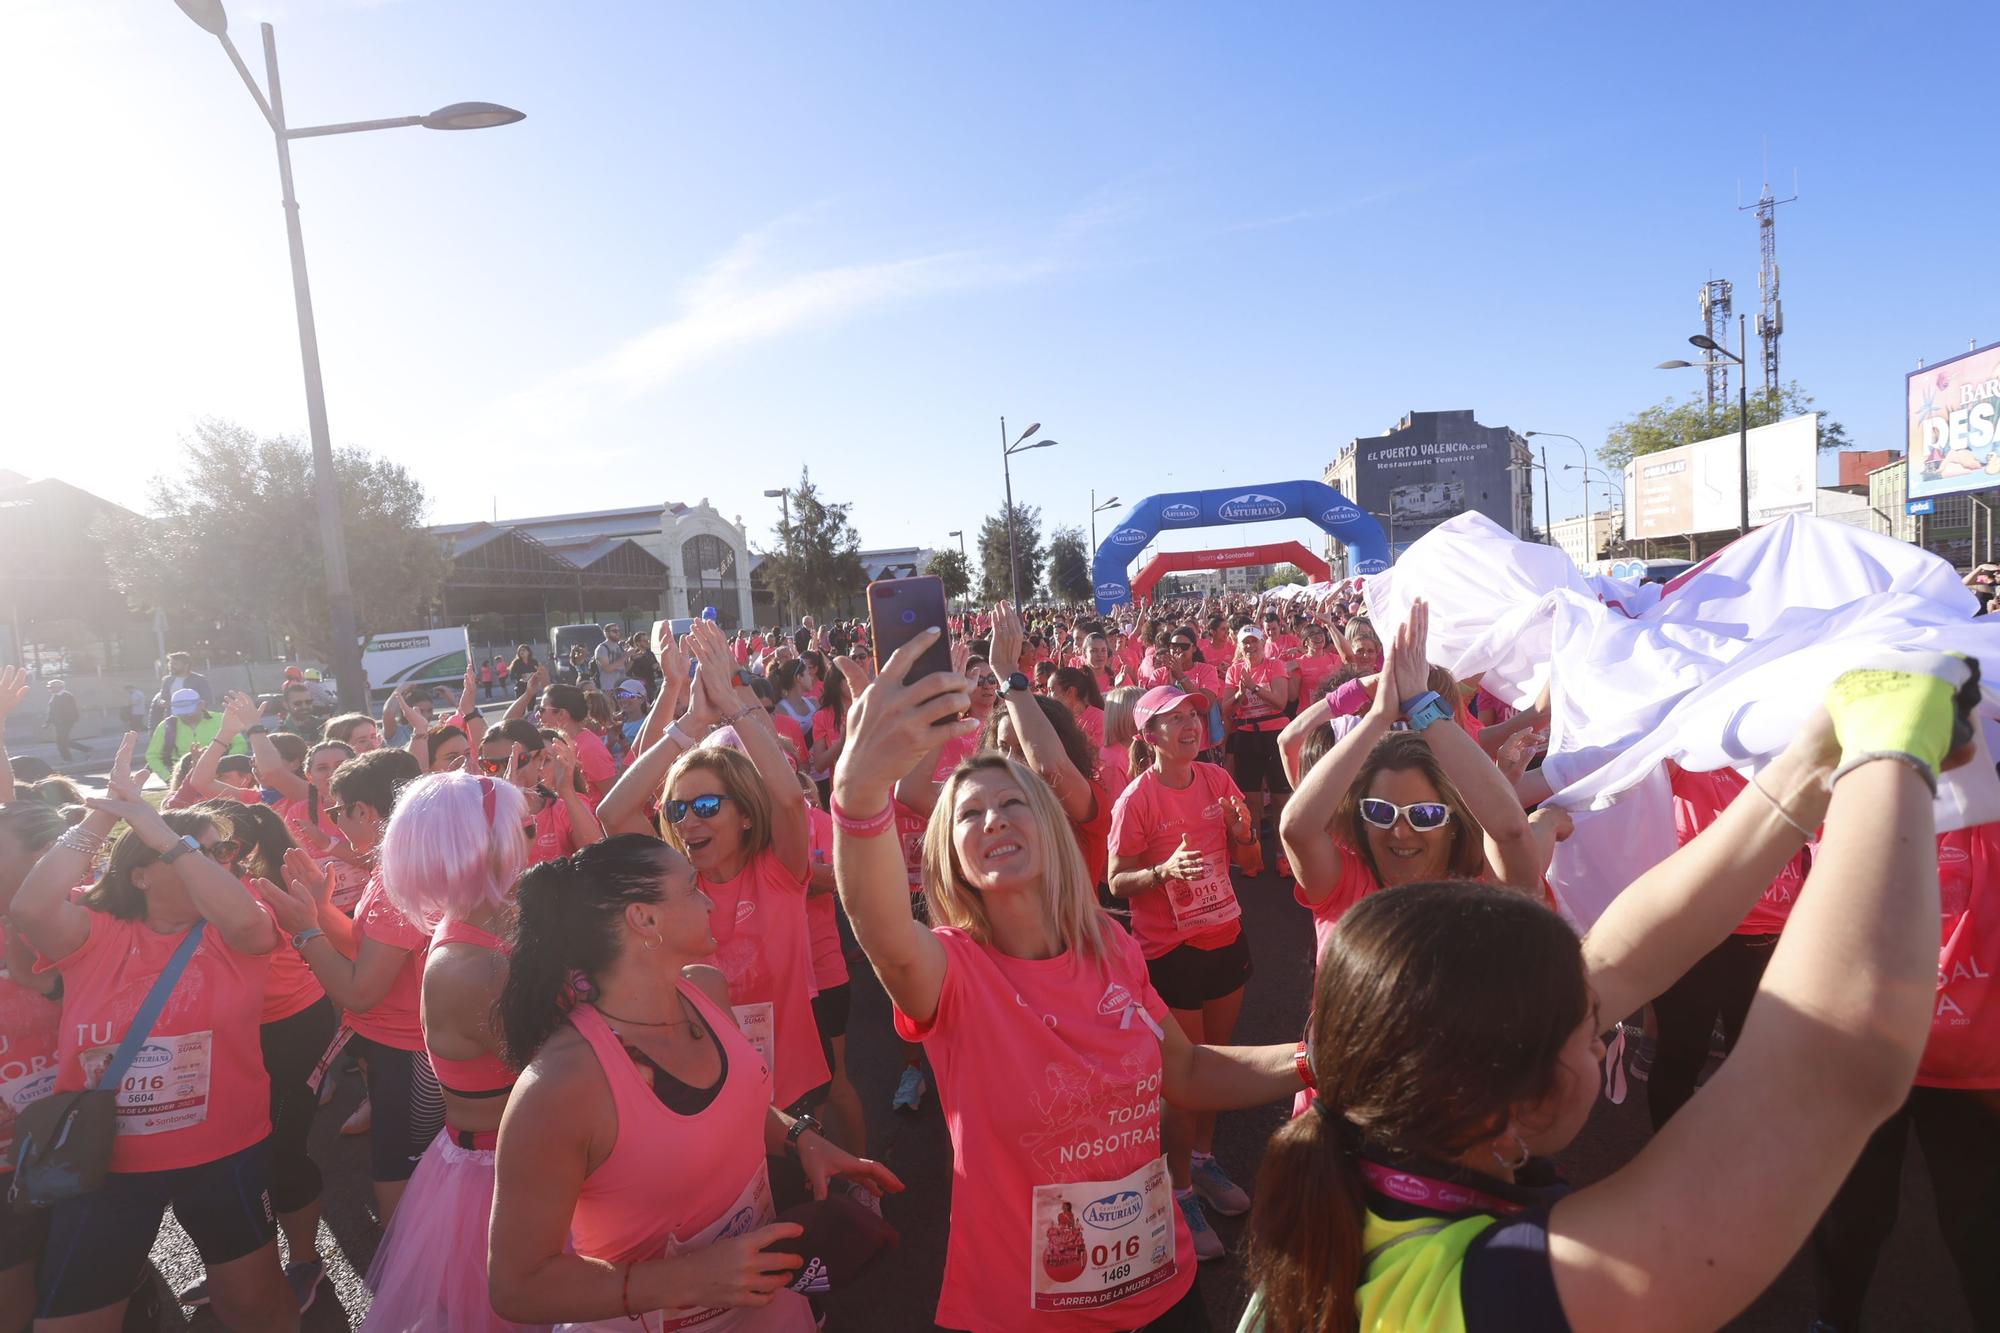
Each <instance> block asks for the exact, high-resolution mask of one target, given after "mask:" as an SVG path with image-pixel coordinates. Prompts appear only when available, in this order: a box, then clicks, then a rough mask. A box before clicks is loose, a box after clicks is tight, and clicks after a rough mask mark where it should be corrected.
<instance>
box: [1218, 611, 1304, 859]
mask: <svg viewBox="0 0 2000 1333" xmlns="http://www.w3.org/2000/svg"><path fill="white" fill-rule="evenodd" d="M1266 623H1268V624H1273V625H1275V624H1276V623H1277V622H1276V619H1275V617H1274V618H1272V619H1270V620H1268V621H1267V622H1266ZM1291 702H1292V676H1291V672H1290V671H1288V670H1286V668H1285V664H1284V663H1283V662H1281V661H1279V660H1278V656H1277V653H1276V650H1275V649H1274V648H1273V647H1272V645H1271V642H1270V640H1269V639H1268V638H1267V637H1266V635H1265V633H1264V632H1263V631H1262V630H1259V629H1258V628H1257V627H1256V626H1255V625H1245V626H1244V627H1243V628H1242V629H1240V630H1238V631H1237V632H1236V657H1235V659H1234V660H1233V661H1231V662H1230V664H1229V675H1228V678H1227V683H1226V684H1225V685H1224V686H1223V694H1222V706H1223V711H1224V712H1226V713H1228V714H1230V715H1231V718H1232V721H1233V723H1234V729H1233V730H1232V731H1231V732H1230V733H1229V753H1230V756H1231V757H1232V758H1234V759H1235V761H1236V767H1235V774H1234V776H1235V778H1236V785H1237V786H1238V787H1239V788H1241V789H1242V790H1243V791H1244V792H1246V793H1248V794H1250V795H1254V796H1255V797H1256V798H1257V807H1256V809H1254V810H1253V811H1252V812H1251V813H1252V814H1253V815H1254V816H1255V817H1256V818H1257V819H1258V821H1259V822H1260V823H1261V822H1262V821H1263V820H1264V819H1265V818H1266V817H1267V816H1268V817H1269V818H1271V819H1273V820H1275V819H1276V818H1277V817H1278V816H1279V815H1281V814H1283V813H1284V810H1285V798H1286V797H1287V796H1289V795H1290V794H1291V790H1292V784H1291V783H1290V782H1289V781H1288V780H1287V779H1286V777H1285V766H1284V764H1283V762H1281V761H1280V759H1279V758H1278V733H1279V732H1281V731H1283V730H1284V729H1285V724H1286V722H1287V721H1289V719H1288V718H1287V717H1286V716H1285V710H1286V709H1287V708H1289V707H1290V706H1291ZM1278 865H1279V872H1280V874H1281V875H1282V876H1284V877H1285V878H1290V871H1289V868H1288V867H1287V866H1286V865H1285V860H1284V857H1283V856H1280V857H1279V858H1278Z"/></svg>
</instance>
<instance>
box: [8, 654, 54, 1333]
mask: <svg viewBox="0 0 2000 1333" xmlns="http://www.w3.org/2000/svg"><path fill="white" fill-rule="evenodd" d="M9 674H10V671H9V670H0V713H4V710H5V708H6V706H7V699H6V698H5V696H4V691H5V689H6V688H7V681H6V677H7V676H8V675H9ZM4 720H5V719H4V717H0V721H4ZM5 771H6V764H5V761H4V760H0V775H4V773H5ZM0 785H4V784H0ZM65 827H66V826H65V825H64V824H63V821H62V816H61V815H58V814H57V813H56V812H55V811H54V810H53V809H52V808H50V807H49V806H46V805H44V804H42V803H41V802H40V801H37V800H33V799H31V798H29V797H28V796H27V795H26V794H25V793H22V794H21V798H20V799H18V800H12V801H8V802H6V803H4V804H0V923H4V921H5V919H6V913H7V910H8V908H9V907H10V906H12V904H13V901H14V893H15V891H16V890H18V889H19V888H20V887H21V881H22V880H23V879H24V878H26V876H27V874H28V868H29V867H30V866H32V865H34V864H35V862H36V861H38V860H40V859H41V856H42V853H43V852H45V851H47V850H48V849H49V848H50V847H51V846H53V845H54V844H55V840H56V838H57V837H59V836H60V835H61V834H62V833H63V832H64V831H65ZM55 989H56V979H55V977H53V976H50V975H48V974H45V973H44V974H38V973H36V971H35V966H34V952H33V950H32V949H30V948H29V947H28V943H27V941H26V940H23V939H20V938H18V937H17V936H15V935H12V934H10V933H9V932H8V930H7V929H6V927H5V925H4V924H0V1037H4V1038H5V1049H4V1050H0V1191H4V1189H5V1187H6V1186H7V1185H9V1184H11V1183H13V1182H12V1181H11V1179H10V1178H9V1174H8V1173H10V1172H11V1171H13V1169H14V1117H15V1116H16V1115H17V1114H19V1113H20V1112H21V1111H25V1110H26V1109H27V1108H28V1107H30V1106H32V1105H33V1104H34V1103H36V1102H38V1101H40V1100H41V1099H42V1098H44V1097H46V1096H48V1095H49V1093H50V1092H52V1091H54V1089H55V1083H56V1052H57V1048H58V1046H59V1044H60V1041H61V1038H60V1036H59V1034H58V1031H57V1029H58V1025H59V1023H60V1020H61V1016H62V1002H61V1001H60V1000H58V999H56V998H54V992H55ZM48 1236H49V1215H48V1214H47V1213H45V1212H36V1213H17V1212H15V1211H14V1210H13V1209H12V1208H7V1209H0V1328H16V1329H21V1328H26V1327H28V1325H29V1323H30V1322H31V1321H32V1320H33V1319H34V1317H35V1265H36V1262H37V1261H38V1260H39V1259H40V1258H41V1256H42V1250H43V1247H44V1246H45V1245H46V1243H47V1241H48Z"/></svg>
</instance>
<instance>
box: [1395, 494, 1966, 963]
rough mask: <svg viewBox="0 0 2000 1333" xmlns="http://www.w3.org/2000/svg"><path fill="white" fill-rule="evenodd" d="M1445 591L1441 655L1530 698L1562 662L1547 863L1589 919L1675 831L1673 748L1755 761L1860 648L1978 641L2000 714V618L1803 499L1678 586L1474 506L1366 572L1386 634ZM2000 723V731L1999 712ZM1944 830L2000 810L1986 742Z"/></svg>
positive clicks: (1512, 697) (1747, 767)
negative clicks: (1640, 575) (1585, 557)
mask: <svg viewBox="0 0 2000 1333" xmlns="http://www.w3.org/2000/svg"><path fill="white" fill-rule="evenodd" d="M1419 596H1420V597H1422V598H1423V599H1424V600H1425V601H1426V602H1428V603H1429V604H1430V606H1431V629H1430V657H1431V660H1432V661H1433V662H1434V663H1437V664H1439V665H1442V666H1445V667H1448V668H1450V669H1451V671H1452V674H1453V675H1455V676H1457V677H1459V678H1460V679H1463V678H1465V677H1467V676H1471V675H1474V674H1478V673H1484V684H1485V688H1486V689H1487V691H1488V692H1489V693H1491V694H1493V695H1494V696H1495V697H1496V698H1499V699H1501V700H1503V701H1505V702H1507V703H1510V704H1513V705H1514V706H1516V707H1525V706H1527V705H1528V704H1530V703H1532V702H1533V701H1534V699H1535V698H1536V696H1537V695H1538V694H1539V693H1540V691H1541V689H1542V686H1543V684H1544V682H1545V681H1547V680H1548V679H1549V671H1550V667H1551V664H1553V680H1552V681H1551V682H1550V685H1551V688H1550V704H1551V727H1550V737H1549V748H1550V753H1549V756H1548V758H1547V760H1545V761H1544V764H1543V772H1544V774H1545V775H1546V776H1547V777H1548V779H1549V781H1550V784H1551V786H1552V787H1553V788H1554V789H1555V792H1556V795H1555V796H1554V797H1552V798H1551V803H1552V804H1556V805H1561V806H1563V807H1564V808H1566V809H1568V810H1569V811H1570V812H1571V814H1572V815H1573V816H1574V818H1575V819H1576V833H1575V835H1574V836H1573V837H1572V838H1571V839H1570V840H1569V841H1568V842H1566V843H1564V844H1563V845H1562V846H1561V847H1560V848H1559V849H1558V850H1557V853H1556V862H1555V865H1554V867H1553V868H1552V869H1551V872H1550V882H1551V883H1552V884H1553V885H1554V887H1555V890H1556V893H1557V896H1558V898H1559V899H1560V900H1561V902H1562V904H1563V907H1564V909H1565V911H1566V912H1568V913H1569V915H1570V916H1571V918H1572V919H1573V920H1574V921H1576V923H1577V924H1578V925H1579V926H1582V927H1588V926H1589V924H1590V923H1591V922H1592V921H1594V920H1596V918H1597V917H1598V915H1599V914H1600V913H1602V912H1603V910H1604V907H1605V904H1607V903H1608V902H1610V900H1611V899H1612V898H1613V897H1614V896H1616V894H1617V893H1618V892H1619V891H1620V890H1622V889H1623V888H1624V887H1625V886H1626V885H1627V884H1629V883H1631V882H1632V880H1633V879H1634V878H1636V877H1637V876H1638V875H1639V874H1640V873H1642V872H1643V871H1644V870H1646V869H1647V868H1648V867H1649V866H1651V865H1653V864H1655V863H1657V862H1658V861H1659V860H1661V859H1663V858H1664V857H1665V856H1666V855H1668V854H1670V853H1671V852H1672V851H1673V849H1674V846H1675V840H1674V825H1673V811H1672V802H1671V795H1670V793H1669V791H1668V787H1667V778H1666V767H1665V765H1666V762H1667V761H1668V760H1672V761H1674V762H1675V763H1678V764H1679V765H1680V766H1681V767H1683V768H1685V769H1689V770H1691V771H1695V772H1707V771H1710V770H1713V769H1717V768H1724V767H1730V768H1735V769H1737V770H1739V771H1741V772H1745V773H1750V772H1754V771H1755V770H1756V769H1758V768H1760V767H1762V766H1763V764H1764V763H1766V762H1767V761H1768V760H1769V759H1770V758H1771V757H1772V756H1774V755H1775V754H1777V753H1778V751H1780V750H1782V749H1783V748H1784V746H1785V744H1786V743H1787V741H1788V740H1789V739H1790V737H1791V736H1792V734H1793V733H1794V732H1795V731H1796V730H1797V728H1798V726H1799V725H1800V723H1801V722H1802V721H1803V720H1804V719H1805V718H1806V717H1807V716H1809V714H1810V711H1811V709H1812V708H1813V706H1814V705H1815V704H1817V702H1818V701H1819V699H1820V698H1821V696H1822V695H1823V694H1824V693H1825V690H1826V686H1827V685H1828V683H1829V682H1831V681H1832V679H1833V678H1834V677H1835V676H1837V675H1838V674H1840V672H1841V671H1843V670H1845V669H1846V668H1847V667H1848V666H1849V665H1851V664H1852V663H1853V662H1855V661H1856V660H1858V659H1860V658H1861V657H1863V656H1865V655H1867V654H1868V653H1871V652H1878V651H1880V650H1883V649H1904V650H1931V651H1940V652H1944V651H1956V652H1964V653H1968V654H1970V655H1971V656H1974V657H1978V658H1981V659H1982V662H1981V665H1982V667H1983V668H1984V670H1985V674H1986V678H1987V684H1986V688H1985V708H1984V715H1985V717H1986V720H1987V721H1988V723H1989V726H1991V725H1995V724H2000V692H1996V689H1995V686H1996V685H2000V618H1981V619H1977V620H1975V619H1974V618H1973V613H1974V612H1975V611H1976V610H1977V609H1978V602H1977V600H1976V599H1975V598H1974V597H1973V595H1972V593H1971V592H1970V591H1969V590H1968V589H1966V588H1965V586H1964V585H1963V584H1962V583H1961V582H1960V581H1959V578H1958V575H1957V574H1956V573H1954V572H1953V571H1952V569H1951V567H1950V566H1949V565H1947V564H1946V563H1945V562H1944V561H1942V560H1940V559H1938V558H1937V557H1936V556H1934V555H1931V554H1930V553H1929V552H1927V551H1923V550H1920V549H1919V548H1917V547H1914V546H1911V545H1908V544H1906V543H1903V542H1898V541H1895V540H1893V539H1891V538H1888V537H1883V536H1878V535H1876V534H1873V533H1868V532H1863V531H1860V530H1858V529H1856V528H1852V527H1849V526H1847V525H1845V524H1838V523H1829V522H1825V521H1823V520H1820V519H1815V518H1812V517H1810V516H1806V515H1792V516H1789V517H1786V518H1784V519H1781V520H1779V521H1778V522H1776V523H1773V524H1771V525H1769V526H1767V527H1763V528H1759V529H1757V530H1756V531H1754V532H1752V533H1751V534H1750V535H1749V536H1747V537H1744V538H1741V539H1739V540H1737V541H1736V542H1733V543H1731V544H1730V545H1729V546H1728V547H1727V548H1725V549H1724V550H1722V551H1721V552H1719V553H1718V554H1716V555H1715V556H1714V557H1712V558H1711V559H1709V560H1707V561H1705V562H1703V563H1702V564H1701V565H1699V566H1697V567H1695V568H1694V569H1692V570H1689V571H1688V572H1687V573H1685V574H1683V575H1681V576H1680V577H1679V578H1678V579H1675V580H1674V581H1673V582H1672V583H1670V584H1667V585H1665V586H1664V587H1660V586H1656V585H1648V586H1645V587H1635V586H1633V585H1631V584H1627V583H1623V582H1620V581H1618V580H1614V579H1608V578H1604V577H1602V576H1591V577H1586V576H1584V575H1583V574H1581V573H1580V572H1579V571H1578V570H1577V568H1576V566H1575V565H1574V564H1572V563H1571V561H1570V559H1569V557H1568V556H1567V555H1565V554H1564V553H1563V552H1562V551H1560V550H1558V549H1556V548H1554V547H1550V546H1540V545H1534V544H1531V543H1528V542H1523V541H1520V540H1518V539H1517V538H1515V537H1514V536H1512V535H1511V534H1509V533H1508V532H1507V531H1506V530H1505V529H1503V528H1501V527H1499V526H1498V525H1497V524H1495V523H1493V522H1492V521H1491V520H1489V519H1487V518H1485V517H1484V516H1482V515H1479V514H1464V515H1461V516H1459V517H1457V518H1454V519H1452V520H1451V521H1450V522H1448V523H1445V524H1443V525H1441V526H1440V527H1438V528H1435V529H1433V530H1432V531H1431V532H1429V533H1427V534H1426V535H1425V536H1423V537H1422V538H1420V539H1419V540H1418V541H1417V542H1415V543H1414V544H1413V545H1412V546H1411V547H1410V548H1409V549H1408V550H1407V551H1406V552H1404V554H1403V555H1402V557H1401V558H1400V559H1399V560H1398V561H1397V562H1396V564H1395V565H1394V566H1393V567H1392V568H1391V569H1390V570H1388V571H1387V572H1386V573H1383V574H1378V575H1376V576H1374V577H1373V578H1371V579H1369V580H1368V583H1367V588H1366V597H1367V601H1368V606H1369V611H1370V614H1371V616H1372V617H1373V618H1374V620H1375V622H1376V626H1377V628H1378V630H1379V631H1380V633H1381V635H1382V637H1383V639H1384V641H1385V642H1386V641H1387V640H1388V638H1389V636H1390V634H1391V633H1392V632H1393V631H1394V630H1395V628H1396V627H1397V626H1398V625H1400V624H1401V623H1402V621H1403V618H1404V616H1405V615H1406V614H1407V612H1408V609H1409V604H1410V601H1411V600H1412V599H1413V598H1415V597H1419ZM1994 734H2000V732H1996V733H1994ZM1936 816H1937V821H1938V828H1939V830H1940V831H1944V830H1948V829H1955V828H1963V827H1966V826H1968V825H1972V824H1980V823H1986V822H1988V821H1991V820H1994V819H2000V780H1996V778H1995V776H1994V771H1993V765H1992V763H1991V761H1990V759H1989V758H1987V757H1986V756H1985V755H1982V756H1981V757H1980V759H1979V760H1977V761H1975V762H1974V763H1973V764H1970V765H1967V766H1966V767H1965V768H1963V769H1960V770H1958V771H1955V772H1954V773H1951V774H1948V775H1946V777H1945V779H1944V781H1942V782H1941V783H1940V785H1939V792H1938V800H1937V805H1936Z"/></svg>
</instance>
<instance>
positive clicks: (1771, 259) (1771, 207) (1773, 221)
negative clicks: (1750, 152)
mask: <svg viewBox="0 0 2000 1333" xmlns="http://www.w3.org/2000/svg"><path fill="white" fill-rule="evenodd" d="M1798 197H1799V185H1798V177H1797V174H1796V173H1794V175H1793V178H1792V194H1791V198H1790V199H1777V198H1773V197H1772V195H1771V164H1770V161H1769V156H1768V154H1767V155H1766V160H1765V163H1764V193H1763V194H1762V196H1760V197H1759V198H1758V200H1757V202H1756V203H1754V204H1738V205H1737V206H1736V211H1737V212H1739V213H1747V212H1750V211H1752V210H1755V212H1756V214H1757V253H1758V266H1757V294H1758V296H1759V298H1760V299H1761V302H1762V304H1761V305H1760V306H1759V307H1758V310H1757V336H1758V337H1759V338H1761V339H1763V342H1764V392H1765V393H1767V394H1775V393H1776V392H1777V391H1778V336H1779V335H1780V334H1782V333H1783V332H1784V331H1785V307H1784V303H1783V302H1781V301H1780V300H1779V299H1778V227H1777V222H1778V219H1777V213H1778V205H1779V204H1789V203H1791V202H1792V200H1793V199H1797V198H1798ZM1710 336H1711V337H1712V336H1713V335H1710ZM1749 373H1750V372H1749V370H1748V369H1747V368H1746V369H1745V371H1744V374H1746V375H1747V374H1749Z"/></svg>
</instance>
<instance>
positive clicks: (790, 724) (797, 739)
mask: <svg viewBox="0 0 2000 1333" xmlns="http://www.w3.org/2000/svg"><path fill="white" fill-rule="evenodd" d="M771 726H772V728H773V729H774V730H775V731H776V732H777V733H778V739H779V740H781V741H786V742H788V743H789V744H790V745H791V747H792V767H793V768H796V769H798V770H800V771H801V772H803V771H804V770H805V767H806V761H807V760H809V759H811V758H812V755H811V752H809V751H808V750H807V749H806V734H805V732H803V731H801V730H800V729H799V724H798V721H797V720H796V719H795V718H792V717H789V716H787V715H786V713H785V711H784V710H783V709H782V708H781V709H779V710H778V711H777V712H775V713H773V714H771Z"/></svg>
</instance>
